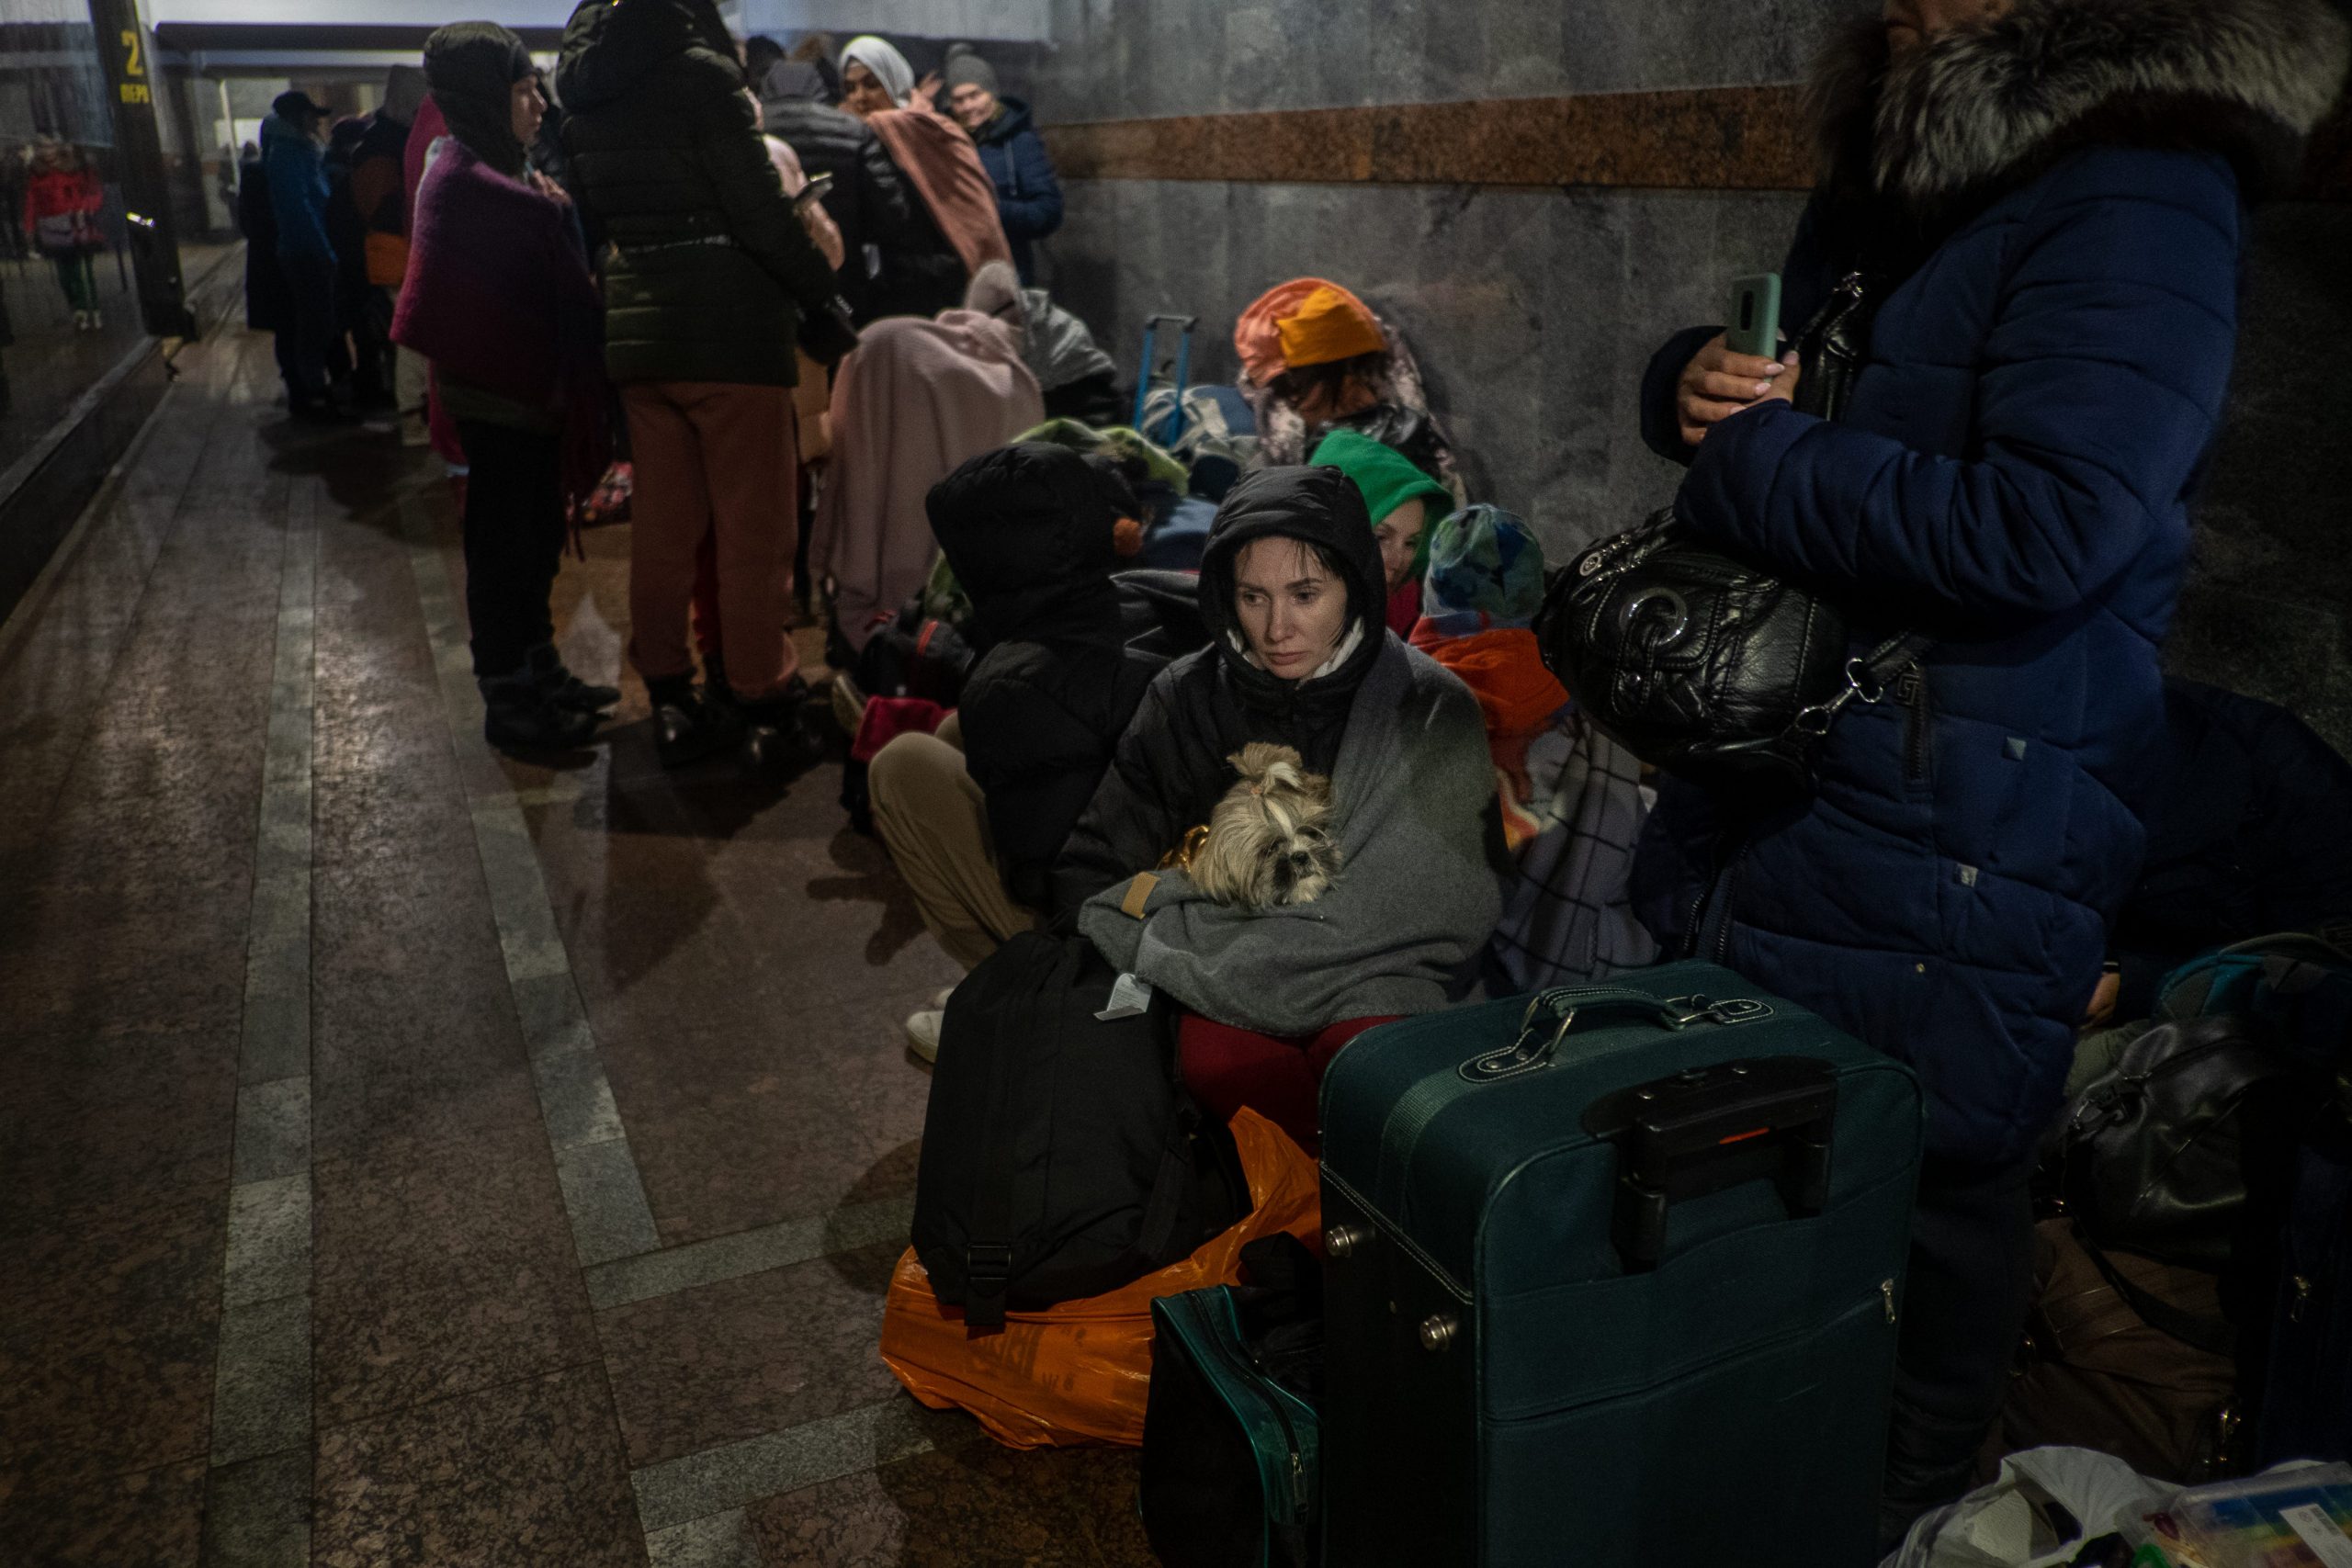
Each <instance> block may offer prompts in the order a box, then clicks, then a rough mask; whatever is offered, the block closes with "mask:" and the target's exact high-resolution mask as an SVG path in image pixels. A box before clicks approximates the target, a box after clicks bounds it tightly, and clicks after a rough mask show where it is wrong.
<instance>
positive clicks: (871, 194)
mask: <svg viewBox="0 0 2352 1568" xmlns="http://www.w3.org/2000/svg"><path fill="white" fill-rule="evenodd" d="M820 81H821V79H820V77H819V76H818V73H817V68H816V67H815V66H813V65H811V64H809V63H808V62H805V61H798V60H780V61H778V62H775V64H774V65H772V66H770V67H769V68H768V70H767V73H766V74H765V75H764V76H763V78H762V79H761V82H760V116H761V121H762V123H763V126H764V128H765V129H766V130H767V133H768V134H769V135H770V136H774V137H776V138H778V139H779V140H781V141H783V142H784V144H785V145H786V146H787V147H789V148H791V149H792V151H793V154H794V156H796V157H797V158H798V159H799V160H800V167H801V170H802V172H803V173H805V174H807V175H808V176H809V178H810V179H812V180H813V179H815V178H816V177H817V176H818V175H831V176H832V177H833V184H832V188H831V189H830V190H828V191H827V192H826V193H825V195H824V198H823V199H824V204H825V211H826V212H827V214H829V215H830V216H831V218H832V220H833V226H834V227H835V228H837V229H839V230H840V231H842V251H843V255H842V266H841V285H842V298H844V299H847V300H848V301H849V304H850V310H851V314H852V317H853V319H854V320H855V321H857V322H858V323H859V324H860V325H861V326H862V325H864V324H865V322H866V321H871V320H872V319H873V318H874V316H875V315H876V311H874V310H871V309H870V308H869V307H870V305H871V303H872V296H873V295H874V293H875V291H876V279H873V278H870V277H868V276H866V270H865V247H866V246H867V245H869V244H871V245H875V246H877V247H884V248H886V249H896V248H899V247H900V246H902V245H904V244H905V243H906V236H907V235H909V234H910V233H919V232H921V231H922V219H921V217H920V216H919V215H920V214H921V213H922V197H918V196H917V195H916V194H915V193H914V191H913V190H912V189H911V188H910V186H908V184H907V177H906V175H902V174H900V173H899V165H898V164H894V163H892V162H890V154H889V153H888V152H885V151H883V147H882V139H881V138H880V137H878V136H876V135H875V134H874V132H873V130H871V129H870V128H869V127H868V126H867V125H866V123H865V121H864V120H862V119H860V118H857V117H856V116H855V115H854V114H851V113H849V112H848V111H846V110H844V109H838V108H835V107H832V106H831V105H830V104H827V103H825V102H823V101H822V100H820V98H818V97H816V96H813V94H815V93H816V92H818V91H820V90H821V86H820ZM926 243H927V242H926Z"/></svg>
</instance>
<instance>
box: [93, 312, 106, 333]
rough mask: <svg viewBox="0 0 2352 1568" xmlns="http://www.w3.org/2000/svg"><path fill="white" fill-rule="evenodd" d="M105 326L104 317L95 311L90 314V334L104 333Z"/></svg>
mask: <svg viewBox="0 0 2352 1568" xmlns="http://www.w3.org/2000/svg"><path fill="white" fill-rule="evenodd" d="M106 324H107V319H106V318H105V317H104V316H101V315H99V314H98V313H97V312H96V310H93V311H91V312H90V330H91V331H92V332H94V333H96V332H104V331H105V330H106Z"/></svg>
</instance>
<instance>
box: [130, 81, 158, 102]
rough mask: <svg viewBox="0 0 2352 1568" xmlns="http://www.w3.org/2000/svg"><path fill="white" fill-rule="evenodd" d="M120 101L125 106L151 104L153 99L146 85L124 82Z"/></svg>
mask: <svg viewBox="0 0 2352 1568" xmlns="http://www.w3.org/2000/svg"><path fill="white" fill-rule="evenodd" d="M122 101H123V102H124V103H126V104H152V103H153V102H154V101H155V99H154V96H153V94H152V93H151V92H150V91H149V90H148V87H147V84H146V83H144V82H125V83H124V84H123V85H122Z"/></svg>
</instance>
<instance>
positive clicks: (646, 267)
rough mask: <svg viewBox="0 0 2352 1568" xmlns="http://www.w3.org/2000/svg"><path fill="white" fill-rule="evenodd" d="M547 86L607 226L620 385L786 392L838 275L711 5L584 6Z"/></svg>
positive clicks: (581, 192)
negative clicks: (797, 349)
mask: <svg viewBox="0 0 2352 1568" xmlns="http://www.w3.org/2000/svg"><path fill="white" fill-rule="evenodd" d="M556 93H557V96H559V97H560V99H561V100H562V103H563V106H564V110H565V117H566V118H565V120H564V127H563V141H564V147H565V150H566V151H567V152H569V153H570V155H571V170H570V174H571V184H572V188H573V194H574V195H575V196H576V197H578V199H579V200H580V201H581V203H582V205H583V206H585V207H587V208H588V209H590V210H591V211H592V212H594V214H595V216H596V217H597V218H599V219H601V220H603V223H604V226H605V232H606V233H607V234H608V235H609V236H610V237H611V240H612V243H613V250H612V252H611V254H610V256H609V257H608V259H607V261H606V265H605V364H606V367H608V369H609V370H610V372H611V374H612V378H613V379H614V380H616V381H724V382H739V383H744V384H749V385H754V386H774V387H789V386H791V385H792V384H793V382H794V381H795V380H796V379H797V367H796V360H795V358H794V354H793V347H794V343H795V340H796V338H797V334H798V330H799V323H800V319H801V317H802V315H803V314H804V313H809V312H814V311H818V310H823V309H824V308H825V305H826V302H827V301H828V300H830V299H832V297H833V295H834V293H835V291H836V287H837V286H836V283H835V280H834V277H833V273H832V269H831V267H829V266H827V265H825V258H824V256H823V255H822V254H820V252H819V251H818V249H817V246H816V244H815V243H814V242H813V241H811V240H810V239H809V233H808V231H807V230H806V229H804V228H803V227H802V226H801V223H800V220H799V219H798V217H797V216H796V215H795V214H794V212H793V210H792V203H791V201H790V200H789V199H787V198H786V196H785V194H784V186H783V183H782V181H781V180H780V179H779V178H778V177H777V175H776V172H775V164H772V163H770V162H769V160H768V153H767V148H766V145H765V144H764V143H763V141H762V140H761V138H760V135H759V131H758V129H757V123H756V121H755V120H754V118H753V110H752V103H751V101H750V100H749V99H748V98H746V97H745V96H743V72H742V69H741V66H739V65H738V64H737V63H736V62H735V57H734V54H733V52H732V50H731V46H730V45H729V42H728V39H727V34H726V29H725V28H724V27H723V26H721V25H720V23H719V21H718V12H717V10H716V9H715V8H714V7H713V6H712V5H711V3H710V0H619V3H618V4H615V3H614V0H584V3H583V4H582V6H580V7H579V9H578V10H576V11H574V12H573V13H572V17H571V23H570V25H569V26H567V27H566V28H564V35H563V52H562V56H561V59H560V62H559V63H558V65H557V67H556Z"/></svg>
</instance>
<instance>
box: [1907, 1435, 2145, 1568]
mask: <svg viewBox="0 0 2352 1568" xmlns="http://www.w3.org/2000/svg"><path fill="white" fill-rule="evenodd" d="M2176 1490H2177V1488H2176V1487H2174V1486H2172V1485H2170V1484H2169V1483H2165V1482H2161V1481H2151V1480H2149V1479H2148V1478H2147V1477H2146V1476H2144V1475H2142V1474H2141V1473H2140V1472H2138V1471H2135V1470H2133V1469H2132V1468H2131V1466H2130V1465H2128V1464H2125V1463H2124V1462H2123V1461H2121V1460H2120V1459H2117V1458H2116V1457H2115V1456H2114V1455H2112V1454H2103V1453H2098V1452H2096V1451H2094V1450H2090V1449H2065V1448H2047V1449H2028V1450H2026V1451H2025V1452H2023V1453H2016V1454H2011V1455H2010V1456H2009V1457H2008V1458H2007V1459H2005V1460H2003V1461H2001V1473H2000V1474H1999V1476H1997V1477H1996V1479H1995V1480H1994V1481H1993V1483H1991V1484H1990V1485H1987V1486H1981V1487H1979V1488H1977V1489H1976V1490H1975V1491H1973V1492H1971V1493H1970V1494H1969V1495H1967V1496H1965V1497H1963V1498H1962V1499H1961V1500H1960V1501H1959V1502H1957V1503H1952V1504H1949V1505H1947V1506H1944V1507H1941V1508H1936V1509H1933V1510H1931V1511H1930V1512H1928V1513H1927V1514H1924V1515H1922V1516H1921V1517H1919V1519H1918V1521H1917V1523H1915V1524H1914V1525H1913V1526H1912V1527H1911V1533H1910V1534H1909V1535H1908V1536H1906V1537H1905V1538H1904V1541H1903V1544H1902V1545H1901V1546H1900V1547H1898V1548H1897V1549H1896V1550H1895V1551H1894V1554H1893V1555H1892V1556H1890V1557H1888V1558H1887V1560H1886V1562H1884V1563H1883V1564H1882V1568H2065V1564H2067V1563H2068V1562H2073V1561H2074V1558H2075V1553H2076V1552H2078V1551H2081V1550H2082V1547H2083V1542H2085V1541H2086V1540H2090V1539H2092V1538H2093V1537H2095V1536H2102V1535H2106V1534H2108V1533H2109V1532H2110V1531H2112V1530H2115V1529H2120V1528H2121V1527H2122V1524H2123V1522H2124V1521H2125V1520H2127V1519H2131V1518H2136V1517H2138V1516H2139V1515H2141V1514H2143V1513H2145V1512H2147V1511H2148V1510H2150V1509H2152V1508H2154V1507H2157V1506H2161V1505H2162V1504H2163V1503H2164V1501H2165V1498H2167V1497H2169V1496H2171V1495H2172V1494H2173V1493H2174V1492H2175V1491H2176Z"/></svg>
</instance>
